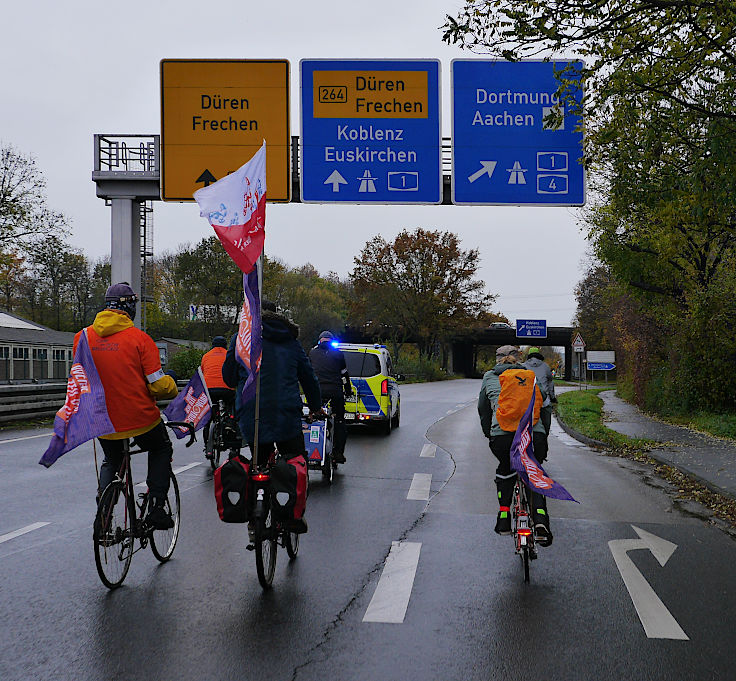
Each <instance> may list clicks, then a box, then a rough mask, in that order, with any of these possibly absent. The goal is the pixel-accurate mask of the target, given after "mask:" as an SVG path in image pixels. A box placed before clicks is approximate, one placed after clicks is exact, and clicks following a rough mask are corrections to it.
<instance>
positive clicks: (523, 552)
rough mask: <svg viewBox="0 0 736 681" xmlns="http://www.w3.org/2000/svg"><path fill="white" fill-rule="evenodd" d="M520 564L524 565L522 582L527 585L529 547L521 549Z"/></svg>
mask: <svg viewBox="0 0 736 681" xmlns="http://www.w3.org/2000/svg"><path fill="white" fill-rule="evenodd" d="M521 562H522V563H523V564H524V581H525V582H526V583H527V584H528V583H529V547H528V546H522V547H521Z"/></svg>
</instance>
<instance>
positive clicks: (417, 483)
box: [406, 473, 432, 501]
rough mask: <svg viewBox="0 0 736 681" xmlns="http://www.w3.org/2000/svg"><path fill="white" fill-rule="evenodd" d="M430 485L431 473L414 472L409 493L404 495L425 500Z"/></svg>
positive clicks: (427, 497)
mask: <svg viewBox="0 0 736 681" xmlns="http://www.w3.org/2000/svg"><path fill="white" fill-rule="evenodd" d="M431 486H432V474H431V473H414V477H413V478H412V481H411V487H409V494H407V495H406V498H407V499H417V500H422V501H426V500H427V499H429V489H430V487H431Z"/></svg>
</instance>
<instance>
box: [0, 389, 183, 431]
mask: <svg viewBox="0 0 736 681" xmlns="http://www.w3.org/2000/svg"><path fill="white" fill-rule="evenodd" d="M186 384H187V381H178V382H177V385H178V386H179V389H181V388H183V387H184V386H185V385H186ZM65 399H66V381H64V382H63V383H19V384H16V385H0V424H2V423H7V422H9V421H26V420H31V419H42V418H53V417H54V416H55V415H56V412H57V411H59V409H61V407H62V406H63V405H64V400H65ZM169 402H171V400H161V401H160V402H158V406H159V407H160V408H161V409H165V408H166V406H167V405H168V404H169Z"/></svg>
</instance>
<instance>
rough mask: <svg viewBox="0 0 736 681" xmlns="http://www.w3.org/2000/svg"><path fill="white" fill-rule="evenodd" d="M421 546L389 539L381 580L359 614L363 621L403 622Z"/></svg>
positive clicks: (417, 543) (415, 543)
mask: <svg viewBox="0 0 736 681" xmlns="http://www.w3.org/2000/svg"><path fill="white" fill-rule="evenodd" d="M421 548H422V545H421V543H419V542H398V541H395V542H391V551H389V554H388V558H386V563H385V564H384V566H383V572H382V573H381V579H379V580H378V586H377V587H376V591H375V593H374V594H373V598H371V602H370V603H369V604H368V609H367V610H366V611H365V615H363V621H364V622H391V623H393V624H401V623H402V622H403V621H404V617H406V609H407V607H409V598H411V590H412V588H413V586H414V577H415V575H416V573H417V565H418V564H419V551H420V550H421Z"/></svg>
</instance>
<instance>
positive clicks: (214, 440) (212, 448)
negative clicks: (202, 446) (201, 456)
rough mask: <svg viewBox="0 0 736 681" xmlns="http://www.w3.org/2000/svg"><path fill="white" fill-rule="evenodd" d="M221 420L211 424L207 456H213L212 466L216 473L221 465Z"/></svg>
mask: <svg viewBox="0 0 736 681" xmlns="http://www.w3.org/2000/svg"><path fill="white" fill-rule="evenodd" d="M219 436H220V419H217V420H216V421H215V422H214V423H211V424H210V432H209V437H208V438H207V454H209V455H211V456H212V458H211V459H210V466H211V467H212V470H213V471H214V470H215V469H216V468H217V466H218V465H219V464H220V450H219V449H218V446H217V445H218V443H219V441H220V437H219Z"/></svg>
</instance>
